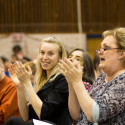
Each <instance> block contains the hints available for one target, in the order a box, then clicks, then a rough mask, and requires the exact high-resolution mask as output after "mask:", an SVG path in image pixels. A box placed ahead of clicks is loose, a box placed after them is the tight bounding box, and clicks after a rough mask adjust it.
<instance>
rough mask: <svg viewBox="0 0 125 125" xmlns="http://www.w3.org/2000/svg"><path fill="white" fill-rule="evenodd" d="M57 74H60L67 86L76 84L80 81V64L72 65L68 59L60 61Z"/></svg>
mask: <svg viewBox="0 0 125 125" xmlns="http://www.w3.org/2000/svg"><path fill="white" fill-rule="evenodd" d="M59 72H60V73H62V74H63V75H64V76H65V78H66V80H67V82H68V83H69V84H72V85H74V84H77V82H79V81H82V74H83V67H82V66H81V65H80V63H77V64H73V63H72V62H71V61H70V60H69V59H67V58H65V60H64V61H63V60H60V62H59Z"/></svg>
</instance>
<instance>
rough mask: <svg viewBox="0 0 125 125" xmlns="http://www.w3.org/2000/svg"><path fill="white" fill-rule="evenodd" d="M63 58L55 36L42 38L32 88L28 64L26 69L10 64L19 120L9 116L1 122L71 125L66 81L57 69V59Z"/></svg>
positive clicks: (62, 49)
mask: <svg viewBox="0 0 125 125" xmlns="http://www.w3.org/2000/svg"><path fill="white" fill-rule="evenodd" d="M64 57H66V50H65V48H64V45H63V43H62V41H61V40H60V39H59V38H55V37H48V38H44V39H43V40H42V42H41V44H40V46H39V52H38V57H37V64H36V65H37V71H36V74H35V85H34V88H33V86H32V83H31V80H30V78H31V74H32V72H31V68H30V67H28V68H27V69H26V68H25V67H24V66H23V64H22V63H21V62H15V63H14V64H13V65H10V67H9V73H10V77H11V79H12V80H13V82H14V83H15V85H16V88H17V95H18V105H19V109H20V113H21V116H22V118H23V119H21V118H19V117H12V118H10V119H9V120H8V121H7V122H6V123H5V125H32V119H37V120H42V121H46V122H51V123H52V124H57V125H72V121H71V117H70V114H69V110H68V84H67V81H66V79H65V77H64V76H63V75H62V74H60V73H59V72H58V62H59V60H60V59H64ZM25 91H26V93H27V98H28V101H29V102H27V100H26V97H25Z"/></svg>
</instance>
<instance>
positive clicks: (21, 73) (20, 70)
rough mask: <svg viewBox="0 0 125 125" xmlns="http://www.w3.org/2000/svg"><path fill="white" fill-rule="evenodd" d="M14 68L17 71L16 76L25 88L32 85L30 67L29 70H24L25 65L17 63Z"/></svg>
mask: <svg viewBox="0 0 125 125" xmlns="http://www.w3.org/2000/svg"><path fill="white" fill-rule="evenodd" d="M13 65H14V67H15V69H16V75H17V77H18V79H19V81H20V83H21V84H23V85H24V86H25V85H26V84H28V83H30V78H31V75H32V71H31V68H30V67H29V66H28V67H27V70H26V69H25V68H24V66H23V64H22V63H21V62H18V61H16V62H15V63H14V64H13Z"/></svg>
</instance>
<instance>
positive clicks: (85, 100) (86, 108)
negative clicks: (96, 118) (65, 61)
mask: <svg viewBox="0 0 125 125" xmlns="http://www.w3.org/2000/svg"><path fill="white" fill-rule="evenodd" d="M76 83H77V84H76ZM72 85H73V88H74V90H75V93H76V95H77V98H78V101H79V104H80V107H81V109H82V111H83V112H84V113H85V115H86V116H87V117H88V119H89V120H90V121H91V122H93V113H92V107H93V104H94V102H95V101H94V99H92V98H91V97H90V96H89V94H88V92H87V90H86V88H85V86H84V85H83V82H82V81H79V82H75V81H74V83H73V84H72Z"/></svg>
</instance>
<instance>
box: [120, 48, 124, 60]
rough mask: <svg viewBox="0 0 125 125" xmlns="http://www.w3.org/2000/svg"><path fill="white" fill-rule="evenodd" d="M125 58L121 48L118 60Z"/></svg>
mask: <svg viewBox="0 0 125 125" xmlns="http://www.w3.org/2000/svg"><path fill="white" fill-rule="evenodd" d="M124 58H125V50H123V51H122V52H121V53H120V54H119V60H121V59H124Z"/></svg>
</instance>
